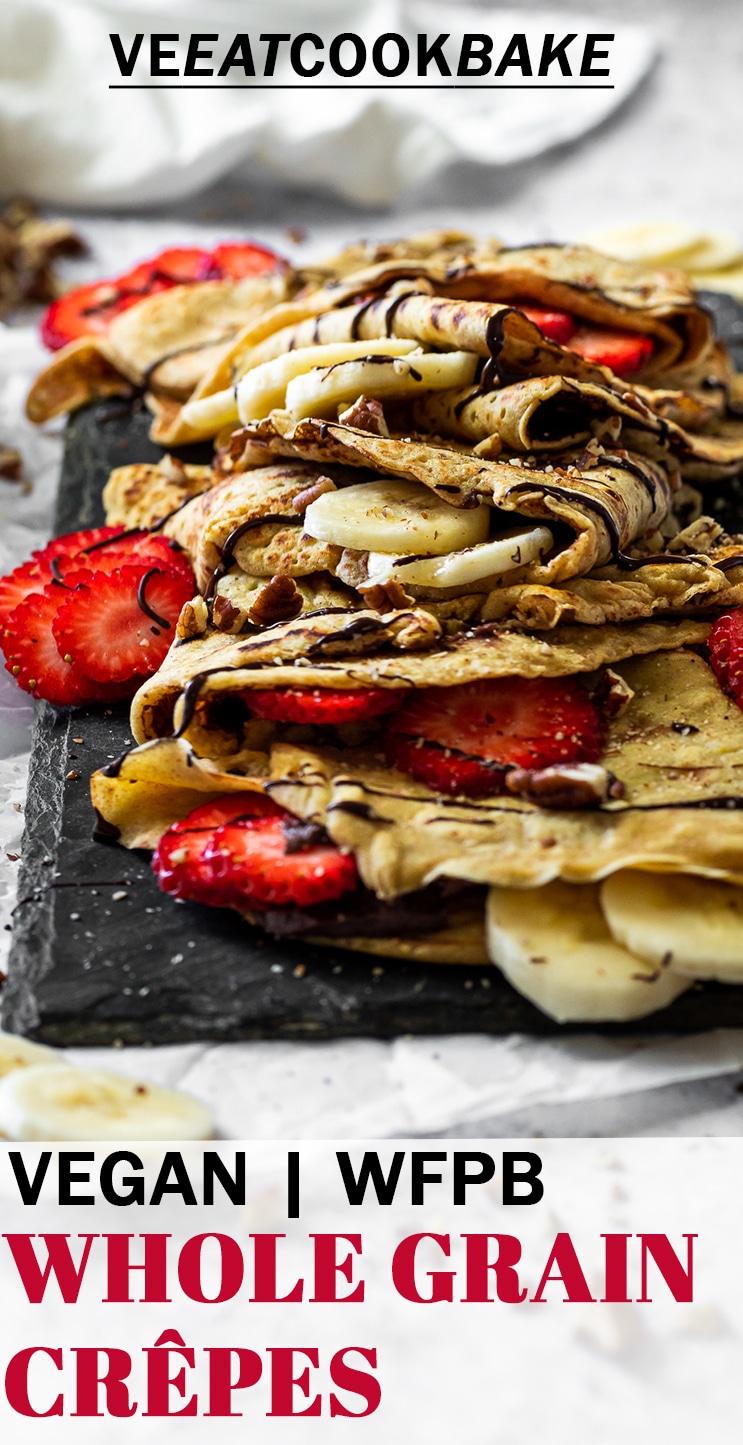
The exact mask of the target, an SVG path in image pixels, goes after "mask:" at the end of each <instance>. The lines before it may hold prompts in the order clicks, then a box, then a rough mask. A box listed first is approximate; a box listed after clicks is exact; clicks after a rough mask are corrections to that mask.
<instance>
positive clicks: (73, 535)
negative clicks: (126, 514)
mask: <svg viewBox="0 0 743 1445" xmlns="http://www.w3.org/2000/svg"><path fill="white" fill-rule="evenodd" d="M123 535H124V528H123V527H89V528H88V529H87V530H86V531H83V532H67V533H66V534H65V535H64V536H63V537H54V538H53V539H52V541H51V542H47V544H46V547H42V548H41V551H39V552H32V554H31V555H32V557H33V559H34V560H35V561H37V562H51V561H52V558H54V557H60V556H62V554H63V553H64V554H65V555H66V556H68V557H76V556H77V555H78V553H79V552H84V551H85V550H86V549H87V548H89V547H97V546H98V544H99V543H101V542H109V541H111V540H112V539H113V538H114V537H123Z"/></svg>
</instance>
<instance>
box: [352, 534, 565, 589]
mask: <svg viewBox="0 0 743 1445" xmlns="http://www.w3.org/2000/svg"><path fill="white" fill-rule="evenodd" d="M552 545H553V537H552V533H551V532H550V531H549V530H548V528H547V527H531V528H530V529H529V530H528V531H527V532H524V531H518V530H516V529H513V530H512V531H510V532H504V533H503V534H502V536H500V537H494V538H493V539H492V541H490V542H480V543H479V545H478V546H476V547H465V548H464V549H463V550H462V551H459V552H448V553H447V554H446V556H444V557H417V558H416V557H413V558H406V557H391V556H389V555H388V554H387V553H386V552H370V553H369V562H368V569H369V581H370V582H388V581H389V579H390V578H391V577H394V578H396V579H397V581H398V582H401V583H405V582H412V583H413V584H414V585H416V586H418V587H463V586H466V585H467V583H468V582H479V581H480V579H481V578H483V577H494V576H496V574H498V573H502V572H514V571H515V570H516V569H517V568H518V567H525V566H526V565H527V564H528V563H529V562H536V561H537V559H538V558H539V557H541V556H543V554H544V553H545V552H549V551H550V549H551V547H552Z"/></svg>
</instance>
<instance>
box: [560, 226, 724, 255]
mask: <svg viewBox="0 0 743 1445" xmlns="http://www.w3.org/2000/svg"><path fill="white" fill-rule="evenodd" d="M702 234H703V233H702V232H701V231H698V230H697V229H696V228H695V227H694V226H690V225H688V224H687V223H686V222H684V221H637V222H633V223H631V224H628V225H624V226H602V227H600V228H598V229H596V230H593V231H589V233H588V234H587V236H586V240H587V241H588V242H589V244H590V245H591V246H595V247H596V249H597V250H598V251H605V252H606V253H607V254H608V255H609V256H619V257H620V259H621V260H622V261H659V262H664V261H668V262H671V263H676V262H677V260H678V258H679V257H680V256H681V255H682V253H683V252H684V251H688V250H689V249H690V248H691V247H692V246H695V245H696V243H697V241H699V240H701V238H702Z"/></svg>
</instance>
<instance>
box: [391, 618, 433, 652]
mask: <svg viewBox="0 0 743 1445" xmlns="http://www.w3.org/2000/svg"><path fill="white" fill-rule="evenodd" d="M398 629H399V630H398ZM391 630H392V632H393V633H394V635H395V637H394V641H395V647H399V649H400V651H401V652H420V651H422V650H423V649H424V648H426V647H430V646H431V645H432V643H434V642H437V641H438V639H439V638H440V636H441V624H440V623H439V622H438V621H437V620H436V618H435V617H433V616H432V614H431V613H430V612H423V611H421V610H420V609H417V610H416V611H415V612H403V613H402V614H401V615H400V616H399V617H397V618H394V619H393V620H392V624H391Z"/></svg>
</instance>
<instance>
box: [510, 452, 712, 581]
mask: <svg viewBox="0 0 743 1445" xmlns="http://www.w3.org/2000/svg"><path fill="white" fill-rule="evenodd" d="M617 461H618V463H619V465H621V466H622V467H624V465H625V463H624V462H623V461H622V462H619V459H618V458H617ZM628 470H629V468H628ZM529 491H531V492H533V491H539V492H542V493H544V495H545V496H547V497H557V498H558V499H562V500H564V501H566V502H576V503H577V504H579V505H580V506H582V507H584V508H585V509H586V511H589V512H595V513H596V515H597V516H598V517H600V518H601V521H602V522H603V524H604V526H605V527H606V530H607V532H608V535H609V546H610V547H611V555H612V561H613V562H614V563H615V565H616V566H617V567H619V568H620V570H621V571H623V572H636V571H637V570H638V568H640V567H656V566H657V565H658V564H659V563H661V562H670V563H676V562H687V563H689V562H691V563H692V565H693V566H697V567H703V566H705V565H706V564H705V563H704V562H703V561H702V560H701V559H700V558H698V557H684V556H682V555H680V554H679V553H677V552H655V553H653V555H652V556H651V557H630V556H629V555H628V553H627V552H623V551H622V547H621V542H620V538H619V528H618V527H617V524H616V521H615V519H614V517H613V516H612V513H611V512H610V510H609V508H608V507H607V506H606V505H605V503H604V502H600V501H599V500H598V498H597V497H589V496H587V495H586V493H585V492H575V491H573V490H572V488H570V487H556V486H553V485H547V484H546V483H543V482H541V481H540V482H516V483H515V485H514V486H512V487H509V488H508V492H507V493H506V495H507V496H508V497H510V496H512V495H513V494H514V493H516V492H529Z"/></svg>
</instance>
